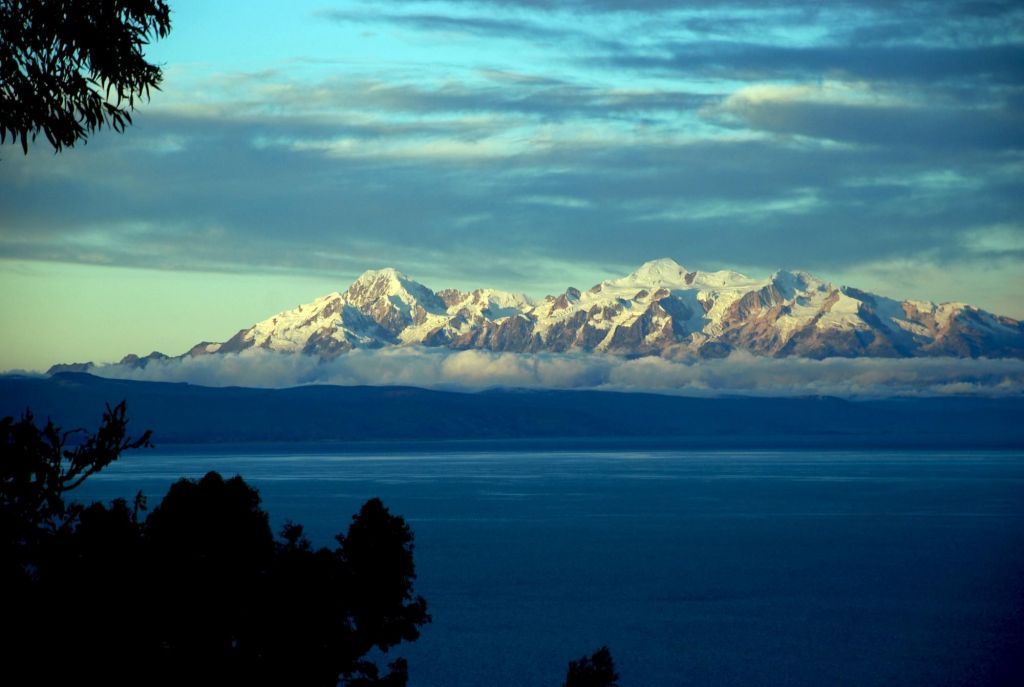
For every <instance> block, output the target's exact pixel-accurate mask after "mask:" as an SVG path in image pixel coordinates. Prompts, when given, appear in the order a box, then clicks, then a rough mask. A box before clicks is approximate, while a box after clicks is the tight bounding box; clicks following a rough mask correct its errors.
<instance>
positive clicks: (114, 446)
mask: <svg viewBox="0 0 1024 687" xmlns="http://www.w3.org/2000/svg"><path fill="white" fill-rule="evenodd" d="M127 425H128V420H127V417H126V409H125V403H124V402H123V401H122V402H121V403H119V404H118V405H117V406H115V407H114V408H113V409H111V408H110V406H107V408H106V411H105V412H104V413H103V420H102V422H101V424H100V428H99V430H98V431H97V432H96V433H95V434H92V435H89V436H86V437H85V438H84V439H83V440H82V441H81V442H79V443H78V444H77V445H75V446H74V447H73V448H65V446H67V445H68V442H69V441H70V440H75V439H78V438H79V435H80V434H84V433H85V430H82V429H75V430H71V431H63V430H61V429H60V428H59V427H57V426H56V425H54V424H53V422H52V421H50V420H47V423H46V426H45V427H43V428H42V429H40V428H39V427H37V426H36V424H35V419H34V418H33V417H32V412H31V411H29V410H26V411H25V413H24V415H22V417H21V419H20V420H18V421H17V422H15V420H14V418H12V417H6V418H3V419H2V420H0V547H2V550H3V553H4V556H3V559H2V563H0V566H3V573H0V574H2V575H3V577H2V578H0V580H8V581H11V580H13V579H15V578H17V577H20V576H25V575H31V574H32V572H33V570H32V566H31V565H30V562H31V560H32V558H33V556H36V555H38V553H39V552H38V547H39V546H40V545H41V544H42V542H43V541H44V540H45V539H47V538H48V537H52V536H54V535H55V534H56V533H57V532H58V531H60V530H61V529H62V528H66V527H68V526H70V525H71V524H72V523H73V522H74V520H75V517H76V516H77V511H76V510H75V509H73V508H70V509H69V505H68V504H66V503H65V502H64V495H65V494H66V493H67V492H69V491H71V490H72V489H74V488H75V487H77V486H78V485H80V484H81V483H82V482H83V481H85V479H86V478H88V477H90V476H91V475H94V474H95V473H97V472H99V471H100V470H102V469H103V468H105V467H107V466H108V465H110V463H112V462H114V461H115V460H117V458H118V456H120V455H121V452H122V451H126V450H129V449H134V448H139V447H141V446H148V445H149V439H150V436H151V433H150V432H148V431H147V432H145V433H144V434H143V435H142V437H140V438H138V439H133V438H131V437H129V436H128V435H127Z"/></svg>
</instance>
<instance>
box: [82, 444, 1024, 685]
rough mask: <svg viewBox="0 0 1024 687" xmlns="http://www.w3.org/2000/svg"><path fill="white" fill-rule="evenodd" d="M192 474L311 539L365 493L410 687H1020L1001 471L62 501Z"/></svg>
mask: <svg viewBox="0 0 1024 687" xmlns="http://www.w3.org/2000/svg"><path fill="white" fill-rule="evenodd" d="M208 470H218V471H220V472H221V473H222V474H224V475H225V476H230V475H234V474H241V475H242V476H243V477H244V478H245V479H246V480H247V481H249V482H250V483H251V484H253V485H255V486H256V487H258V488H259V490H260V492H261V494H262V496H263V500H264V507H265V508H266V509H267V510H268V511H269V512H270V515H271V519H272V522H273V523H274V526H275V528H276V527H277V526H279V525H280V523H281V522H282V521H283V520H285V519H292V520H295V521H298V522H301V523H303V524H304V525H305V526H306V528H307V532H308V533H309V534H310V536H311V538H312V539H313V540H314V542H315V543H317V544H320V545H327V544H330V543H332V537H333V535H334V534H335V533H337V532H340V531H343V530H344V529H345V528H346V527H347V524H348V522H349V520H350V518H351V516H352V514H353V513H354V512H356V511H357V510H358V508H359V506H360V505H361V504H362V503H363V502H364V501H365V500H366V499H367V498H369V497H372V496H380V497H381V498H382V499H383V500H384V502H385V503H386V504H387V505H388V506H389V507H390V508H391V510H392V512H393V513H397V514H400V515H403V516H404V517H405V518H406V519H407V520H408V521H409V523H410V525H411V526H412V528H413V530H414V532H415V536H416V550H415V557H416V564H417V569H418V573H419V578H418V581H417V590H418V591H419V593H421V594H422V595H423V596H424V597H426V599H427V601H428V604H429V609H430V612H431V614H432V615H433V618H434V621H433V623H432V624H431V625H428V626H426V627H425V628H424V630H423V636H422V637H421V639H420V640H419V641H417V642H416V643H414V644H411V645H408V646H406V647H400V648H399V652H398V653H399V655H404V656H406V657H407V658H408V659H409V662H410V676H411V679H410V684H411V685H413V686H416V685H420V686H428V687H435V686H436V687H441V686H444V687H460V686H462V685H465V686H471V685H472V686H474V687H475V686H477V685H490V684H494V685H536V686H538V687H540V686H541V685H553V686H555V687H557V685H559V684H561V681H562V680H563V679H564V675H565V666H566V664H567V662H568V661H569V659H571V658H576V657H579V656H580V655H582V654H584V653H590V652H592V651H593V650H595V649H597V648H598V647H600V646H601V645H603V644H607V645H608V646H609V647H611V650H612V654H613V656H614V658H615V660H616V663H617V665H618V667H619V672H620V674H621V678H622V679H621V684H622V685H623V687H651V686H657V685H709V686H711V685H714V686H732V685H736V686H739V685H793V686H806V687H819V686H821V685H862V686H868V685H870V686H882V685H901V686H907V685H982V684H985V685H988V684H997V685H998V684H1005V685H1019V684H1024V670H1022V666H1024V663H1022V660H1021V659H1020V658H1018V656H1021V655H1024V640H1022V619H1024V454H1022V453H1008V452H1003V453H998V452H992V453H962V452H949V453H943V452H934V451H932V452H916V453H915V452H878V451H874V452H856V451H855V452H806V451H777V452H736V451H730V452H689V453H687V452H678V451H676V452H624V451H618V452H614V453H601V452H592V451H591V452H569V451H542V450H531V451H526V452H514V451H502V452H495V453H488V452H479V451H478V452H460V453H448V454H431V453H418V454H415V455H413V454H404V455H393V454H388V453H386V452H384V453H375V454H373V455H359V454H351V453H349V454H345V455H338V454H317V453H258V452H247V453H220V454H216V453H212V452H210V451H206V450H199V451H187V450H181V449H179V450H177V451H169V450H160V451H150V452H133V453H131V454H128V455H126V456H125V457H124V458H122V459H121V461H119V462H118V463H116V464H114V465H113V466H111V467H110V468H108V469H107V470H106V471H105V472H103V473H101V474H100V475H97V476H94V477H93V478H91V479H90V481H89V483H87V484H86V485H85V486H84V487H83V489H82V490H81V496H82V498H110V497H113V496H125V497H130V496H131V495H132V494H134V492H135V490H137V489H142V490H143V491H145V492H146V493H147V494H148V495H149V496H150V499H151V503H155V502H156V501H157V500H158V499H159V498H160V497H161V496H162V495H163V494H164V493H165V492H166V489H167V487H168V486H169V484H170V483H171V481H173V480H174V479H177V478H178V477H181V476H189V477H199V476H201V475H202V474H204V473H205V472H206V471H208Z"/></svg>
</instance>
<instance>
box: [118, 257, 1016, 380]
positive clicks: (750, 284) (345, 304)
mask: <svg viewBox="0 0 1024 687" xmlns="http://www.w3.org/2000/svg"><path fill="white" fill-rule="evenodd" d="M407 345H421V346H441V347H447V348H450V349H456V350H464V349H485V350H488V351H514V352H524V353H525V352H533V353H536V352H573V351H586V352H595V353H609V354H616V355H622V356H644V355H661V356H664V357H671V358H686V357H721V356H724V355H727V354H728V353H729V352H731V351H733V350H737V349H739V350H744V351H748V352H750V353H753V354H755V355H762V356H777V357H778V356H804V357H809V358H826V357H832V356H842V357H854V356H876V357H916V356H955V357H982V356H985V357H1024V324H1022V323H1021V322H1019V321H1017V320H1014V319H1012V318H1009V317H1002V316H998V315H993V314H991V313H988V312H986V311H984V310H980V309H979V308H976V307H973V306H970V305H967V304H964V303H942V304H935V303H931V302H927V301H916V300H904V301H897V300H893V299H891V298H886V297H883V296H878V295H875V294H872V293H867V292H865V291H861V290H859V289H855V288H852V287H848V286H835V285H833V284H831V283H829V282H826V281H822V280H821V279H818V278H816V277H814V276H812V275H810V274H808V273H806V272H787V271H779V272H776V273H775V274H773V275H771V276H770V277H768V278H767V279H752V278H750V277H746V276H744V275H742V274H739V273H737V272H732V271H720V272H700V271H696V272H691V271H689V270H687V269H686V268H684V267H683V266H682V265H679V264H678V263H676V262H675V261H674V260H671V259H668V258H663V259H660V260H653V261H651V262H647V263H645V264H643V265H642V266H641V267H640V268H639V269H637V270H636V271H635V272H633V273H632V274H629V275H627V276H625V277H620V278H617V279H608V280H605V281H602V282H601V283H599V284H596V285H595V286H593V287H592V288H590V289H589V290H587V291H580V290H578V289H575V288H572V287H570V288H568V289H566V291H565V292H564V293H562V294H560V295H557V296H547V297H546V298H544V299H543V300H540V301H535V300H532V299H530V298H528V297H526V296H525V295H522V294H517V293H508V292H504V291H498V290H495V289H476V290H474V291H470V292H463V291H458V290H455V289H444V290H442V291H436V292H435V291H432V290H431V289H429V288H428V287H426V286H424V285H423V284H420V283H418V282H416V281H414V280H412V279H411V278H410V277H408V276H406V275H405V274H402V273H401V272H398V271H396V270H394V269H391V268H386V269H381V270H371V271H368V272H365V273H364V274H363V275H362V276H360V277H359V278H358V279H357V280H356V281H355V282H354V283H353V284H352V285H351V286H350V287H349V288H348V289H347V290H346V291H345V292H344V293H337V292H335V293H330V294H327V295H326V296H322V297H320V298H317V299H316V300H314V301H313V302H312V303H308V304H306V305H301V306H299V307H297V308H295V309H293V310H286V311H284V312H281V313H278V314H276V315H274V316H273V317H270V318H268V319H266V320H263V321H262V322H257V323H256V324H254V325H253V326H252V327H249V328H248V329H243V330H241V331H239V332H238V333H237V334H235V335H234V336H232V337H231V338H230V339H228V340H227V341H224V342H222V343H212V342H202V343H199V344H197V345H196V346H194V347H193V348H192V349H191V350H189V351H188V352H187V353H185V354H183V355H182V356H180V357H188V356H203V355H219V354H224V353H235V352H240V351H243V350H246V349H250V348H262V349H268V350H271V351H280V352H288V353H300V354H306V355H313V356H319V357H320V358H323V359H329V358H333V357H336V356H339V355H344V354H345V353H346V352H348V351H350V350H352V349H355V348H381V347H385V346H407ZM165 357H166V356H164V355H162V354H159V353H153V354H151V355H149V356H146V357H145V358H139V357H138V356H135V355H130V356H127V357H126V358H125V359H124V360H122V361H121V363H122V364H128V365H134V366H143V365H145V364H147V362H148V361H149V360H152V359H154V358H165Z"/></svg>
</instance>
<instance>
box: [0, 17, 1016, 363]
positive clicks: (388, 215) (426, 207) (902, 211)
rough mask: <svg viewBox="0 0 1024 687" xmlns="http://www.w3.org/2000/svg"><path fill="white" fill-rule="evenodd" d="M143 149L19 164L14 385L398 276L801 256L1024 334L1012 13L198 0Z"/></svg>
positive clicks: (9, 238)
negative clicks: (1014, 320)
mask: <svg viewBox="0 0 1024 687" xmlns="http://www.w3.org/2000/svg"><path fill="white" fill-rule="evenodd" d="M170 4H171V7H172V11H173V15H172V21H173V26H172V31H171V34H170V35H169V36H168V37H167V38H166V39H164V40H161V41H159V42H158V43H156V44H154V45H153V46H152V48H151V49H150V51H149V52H148V55H149V56H150V57H151V58H152V59H153V60H155V61H157V62H159V63H161V64H162V65H163V67H164V71H165V82H164V87H163V90H162V91H161V92H159V93H155V94H154V97H153V99H152V101H151V102H149V103H145V104H143V105H142V106H141V107H140V109H139V110H138V111H137V114H136V118H135V119H136V124H135V125H134V126H132V127H130V128H129V130H128V131H127V132H126V133H125V134H123V135H120V134H115V133H113V132H107V131H104V132H100V133H98V134H96V135H95V136H93V137H92V138H91V139H90V141H89V143H88V145H85V146H79V147H76V148H74V149H71V150H67V151H65V152H63V153H62V154H60V155H57V156H55V155H53V154H52V153H51V152H50V151H49V150H47V149H46V148H45V146H44V145H42V144H40V145H37V146H36V147H35V148H34V149H32V150H31V151H30V153H29V155H28V156H22V154H21V152H20V149H18V148H16V147H11V146H5V147H4V148H2V149H0V158H2V159H0V287H2V290H3V293H4V296H3V298H2V300H0V317H2V318H3V321H4V322H5V330H7V332H8V333H7V334H5V337H4V341H3V342H2V343H0V369H9V368H28V369H39V368H45V367H47V366H48V365H49V364H51V363H54V362H67V361H71V360H86V359H93V360H97V361H101V360H112V359H117V358H120V357H121V356H122V355H124V354H125V353H128V352H138V353H146V352H148V351H150V350H153V349H158V350H162V351H164V352H166V353H169V354H178V353H181V352H183V351H184V350H185V349H187V348H188V347H189V346H190V345H191V344H193V343H195V342H197V341H199V340H201V339H215V340H224V339H226V338H228V337H229V336H231V334H233V333H234V332H235V331H236V330H237V329H240V328H242V327H245V326H248V325H250V324H251V323H252V322H254V321H256V320H258V319H262V318H264V317H266V316H268V315H270V314H272V313H274V312H276V311H278V310H281V309H284V308H287V307H293V306H294V305H296V304H297V303H299V302H305V301H309V300H312V299H313V298H314V297H316V296H318V295H321V294H323V293H326V292H329V291H334V290H343V289H344V288H345V287H346V286H347V285H348V284H349V283H350V282H351V281H352V279H354V278H355V277H356V276H357V275H358V274H359V273H360V272H362V271H363V270H365V269H370V268H377V267H382V266H386V265H392V266H395V267H398V268H399V269H402V270H403V271H405V272H407V273H409V274H410V275H412V276H413V277H415V278H417V279H418V280H420V281H422V282H424V283H426V284H427V285H428V286H431V287H434V288H443V287H447V286H456V287H471V286H479V285H488V286H495V287H499V288H505V289H510V290H519V291H525V292H527V293H530V294H534V295H543V294H545V293H549V292H561V291H562V290H564V288H565V287H566V286H569V285H575V286H577V287H584V288H585V287H588V286H590V285H592V284H593V283H596V282H597V281H599V280H600V279H602V278H605V277H608V276H613V275H617V274H625V273H627V272H629V271H631V270H632V269H633V268H634V267H635V266H636V265H638V264H640V263H641V262H643V261H645V260H648V259H651V258H656V257H662V256H668V257H673V258H675V259H676V260H678V261H679V262H680V263H682V264H684V265H686V266H687V267H688V268H690V269H707V270H711V269H720V268H725V267H728V268H733V269H738V270H740V271H744V272H747V273H749V274H752V275H755V276H762V275H766V274H769V273H771V272H772V271H774V270H775V269H779V268H789V269H805V270H808V271H811V272H814V273H815V274H817V275H819V276H822V277H824V278H828V279H831V280H832V281H835V282H837V283H844V284H852V285H856V286H858V287H861V288H865V289H868V290H872V291H876V292H879V293H883V294H886V295H890V296H895V297H915V298H925V299H930V300H938V301H942V300H961V301H967V302H971V303H975V304H977V305H979V306H981V307H984V308H987V309H990V310H993V311H995V312H998V313H1001V314H1007V315H1011V316H1014V317H1018V318H1019V317H1024V298H1022V296H1024V224H1022V213H1021V210H1022V202H1021V200H1020V199H1021V198H1022V197H1024V188H1022V186H1024V156H1022V152H1024V151H1022V149H1024V7H1022V6H1020V5H1019V3H1014V2H983V1H978V2H921V3H915V2H906V3H898V2H850V3H844V2H837V3H829V4H828V6H827V7H819V3H812V2H757V3H754V2H725V1H723V2H711V1H708V2H668V1H659V0H649V1H637V0H633V1H631V2H625V1H619V0H590V1H584V0H578V1H576V2H553V1H551V2H547V1H544V0H525V1H519V2H517V1H515V0H501V1H493V2H487V1H486V0H485V1H468V0H467V1H465V2H404V1H394V2H389V3H379V2H378V3H370V2H336V3H329V2H324V1H321V2H291V3H279V2H246V3H240V2H214V1H209V0H208V1H206V2H198V1H187V0H175V1H173V2H171V3H170Z"/></svg>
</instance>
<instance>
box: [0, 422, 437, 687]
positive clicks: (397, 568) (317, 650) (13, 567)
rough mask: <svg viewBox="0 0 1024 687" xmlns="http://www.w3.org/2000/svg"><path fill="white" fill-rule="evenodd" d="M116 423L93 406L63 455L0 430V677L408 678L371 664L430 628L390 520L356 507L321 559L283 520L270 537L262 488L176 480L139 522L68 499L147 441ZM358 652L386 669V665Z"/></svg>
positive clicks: (58, 448) (379, 683) (400, 532)
mask: <svg viewBox="0 0 1024 687" xmlns="http://www.w3.org/2000/svg"><path fill="white" fill-rule="evenodd" d="M125 424H126V420H125V410H124V404H123V403H122V404H121V405H119V406H117V407H116V408H115V409H114V410H110V409H109V408H108V409H107V413H106V414H105V415H104V422H103V424H102V425H101V427H100V430H99V431H98V432H97V433H96V434H95V435H92V436H89V437H86V438H85V440H84V441H83V442H82V443H81V444H80V445H79V446H78V447H77V448H75V449H73V450H72V449H64V448H63V446H64V442H65V440H66V438H67V437H68V436H69V433H64V432H61V430H60V429H59V428H57V427H55V426H53V424H52V423H48V424H47V426H46V427H45V428H44V429H38V428H37V427H36V426H35V424H34V422H33V420H32V416H31V413H28V412H26V414H25V416H24V417H23V418H22V419H21V420H20V421H19V422H14V421H13V419H12V418H7V419H4V420H2V421H0V450H2V454H0V476H2V477H3V482H2V485H3V490H2V492H0V506H2V508H0V515H2V517H3V520H2V532H3V534H4V538H3V540H2V541H0V545H2V546H3V550H2V551H0V554H2V560H3V565H4V579H3V580H0V582H2V583H3V584H4V587H3V589H4V593H5V595H6V599H7V603H5V605H4V613H0V628H2V633H0V665H3V666H4V671H5V672H8V673H10V674H23V675H28V676H31V677H32V678H34V681H36V682H40V683H42V684H72V683H83V682H86V683H92V682H96V683H97V684H106V685H121V684H125V685H127V684H153V685H181V684H196V683H198V684H245V685H283V684H288V685H325V686H328V685H330V686H333V685H337V684H338V683H339V681H340V682H341V683H342V684H346V685H352V686H359V687H402V686H403V685H405V684H406V679H407V670H406V663H405V661H404V660H403V659H401V658H394V657H391V656H386V654H387V652H389V650H390V649H392V648H394V647H395V646H396V645H398V644H399V643H401V642H403V641H412V640H414V639H416V638H417V637H418V636H419V627H420V626H422V625H423V624H425V623H427V622H429V621H430V616H429V615H428V614H427V612H426V602H425V601H424V600H423V599H422V598H421V597H419V596H415V595H414V593H413V587H412V585H413V580H414V579H415V577H416V575H415V566H414V564H413V558H412V540H413V535H412V532H411V531H410V529H409V527H408V525H407V524H406V522H405V520H404V519H403V518H401V517H399V516H395V515H392V514H391V513H389V512H388V509H387V508H386V507H385V506H384V504H383V503H381V501H380V500H379V499H371V500H369V501H367V502H366V504H364V505H363V507H362V509H361V510H360V511H359V513H358V514H356V515H355V516H354V517H353V519H352V522H351V524H350V525H349V528H348V531H347V532H346V533H344V534H339V535H338V537H337V544H338V545H337V547H335V548H333V549H328V548H320V549H314V548H313V546H312V545H311V544H310V542H309V540H308V539H307V538H306V537H305V536H304V534H303V531H302V527H301V525H296V524H294V523H291V522H289V523H287V524H286V525H285V526H284V528H283V529H282V531H281V539H280V540H279V541H275V540H274V537H273V535H272V532H271V529H270V525H269V518H268V516H267V513H266V512H265V511H263V509H262V508H261V507H260V496H259V493H258V492H257V491H256V490H255V489H253V488H252V487H250V486H249V485H247V484H246V483H245V482H244V481H243V480H242V478H241V477H232V478H230V479H224V478H222V477H221V476H220V475H219V474H217V473H216V472H210V473H208V474H207V475H206V476H204V477H203V478H202V479H199V480H188V479H182V480H179V481H178V482H176V483H175V484H173V485H172V486H171V488H170V490H169V491H168V493H167V495H166V496H165V497H164V499H163V501H162V502H161V503H160V504H159V505H157V506H156V508H154V509H153V512H152V513H151V514H150V515H149V517H148V518H146V519H145V521H142V520H140V517H139V514H140V512H141V511H142V510H145V506H146V504H145V500H144V499H143V498H142V497H141V495H140V496H137V497H136V500H135V503H134V504H133V505H129V504H128V502H126V501H124V500H120V499H119V500H115V501H113V502H112V503H111V504H110V505H109V506H106V505H104V504H101V503H94V504H92V505H90V506H88V507H83V506H80V505H77V504H70V505H69V504H65V503H64V501H63V497H64V494H65V492H67V491H68V490H69V489H71V488H73V487H74V486H77V485H78V484H80V483H81V482H82V480H84V479H85V478H86V477H88V476H89V475H92V474H94V473H95V472H97V471H98V470H100V469H102V468H103V467H105V466H106V465H108V464H109V463H110V462H112V461H113V460H115V459H116V458H117V456H118V454H119V453H120V451H122V450H124V449H127V448H135V447H137V446H141V445H144V444H147V443H148V438H149V433H148V432H147V433H146V435H145V436H144V437H143V438H141V439H138V440H131V439H126V438H125V431H124V429H125ZM38 504H43V505H41V506H40V505H38ZM55 642H56V643H55ZM378 652H379V653H378ZM369 655H376V656H379V657H380V658H382V659H383V660H388V659H390V662H389V663H388V664H387V668H386V670H382V669H381V668H380V667H378V665H377V664H376V662H375V661H374V660H370V659H369V658H368V656H369Z"/></svg>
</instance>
